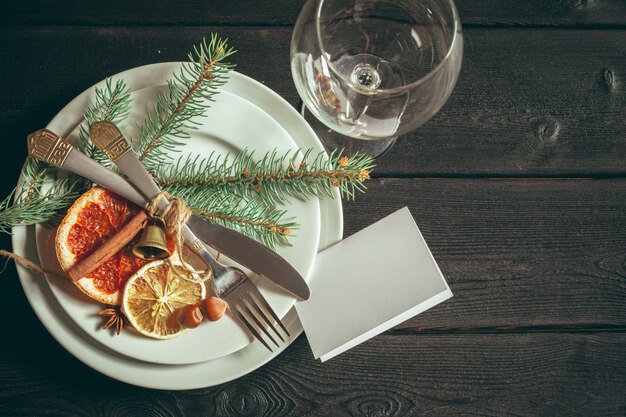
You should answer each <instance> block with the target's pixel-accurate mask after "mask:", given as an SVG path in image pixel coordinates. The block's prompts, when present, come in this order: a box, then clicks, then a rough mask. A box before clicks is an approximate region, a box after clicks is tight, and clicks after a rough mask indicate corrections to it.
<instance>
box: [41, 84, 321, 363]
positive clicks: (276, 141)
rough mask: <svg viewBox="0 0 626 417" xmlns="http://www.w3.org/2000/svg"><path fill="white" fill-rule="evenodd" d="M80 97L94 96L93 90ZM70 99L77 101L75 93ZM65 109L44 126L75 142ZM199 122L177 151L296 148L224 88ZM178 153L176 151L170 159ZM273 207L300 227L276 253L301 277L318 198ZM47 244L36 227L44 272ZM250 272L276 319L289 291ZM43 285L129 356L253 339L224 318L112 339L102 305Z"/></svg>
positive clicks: (310, 253) (228, 349) (215, 350)
mask: <svg viewBox="0 0 626 417" xmlns="http://www.w3.org/2000/svg"><path fill="white" fill-rule="evenodd" d="M124 79H125V80H126V81H127V83H128V84H129V85H133V84H134V80H135V77H133V76H132V75H127V76H125V77H124ZM158 81H159V80H156V82H158ZM225 88H226V86H224V89H225ZM163 89H165V86H163V85H156V86H153V87H146V88H142V89H140V90H136V91H135V92H134V93H133V94H132V98H133V107H132V108H133V113H132V114H131V116H130V117H129V119H128V120H127V121H126V123H125V126H127V129H125V130H126V132H125V133H126V135H127V136H128V137H136V136H137V135H138V132H137V130H138V129H137V127H136V125H137V122H141V121H142V119H143V117H145V109H146V108H149V107H151V105H152V103H154V100H155V98H156V95H157V92H159V91H162V90H163ZM83 94H87V95H92V94H93V89H89V90H87V91H86V92H85V93H83ZM76 100H81V101H82V99H81V98H77V99H76ZM69 106H71V104H70V105H69ZM68 111H73V110H71V107H70V109H67V108H65V109H63V110H62V111H61V112H60V114H59V115H58V116H57V117H55V118H54V119H53V120H52V122H51V123H50V124H49V126H48V128H49V129H51V130H52V131H55V132H58V133H60V134H63V135H64V136H65V137H67V138H68V140H70V141H74V140H77V139H78V130H79V129H78V124H79V123H80V121H81V119H82V118H81V116H80V115H78V118H77V119H76V120H75V121H74V122H73V123H72V126H61V125H59V124H58V123H57V120H58V119H62V120H63V121H64V122H67V120H68V119H69V118H68V117H66V116H65V113H66V112H68ZM200 121H201V123H202V124H201V126H200V127H199V129H198V130H191V131H190V133H191V135H192V137H191V138H190V139H189V140H186V143H187V146H185V147H184V153H183V154H191V155H201V156H203V157H208V156H209V155H210V154H211V153H212V152H215V155H226V154H228V153H230V154H231V155H235V154H237V153H239V152H241V151H242V150H243V149H245V148H248V149H253V150H254V152H255V156H256V157H257V158H258V157H261V156H262V155H264V154H265V153H267V152H271V151H273V150H275V149H276V150H277V151H278V152H279V154H282V153H284V152H287V151H290V150H291V151H295V150H297V149H298V147H297V145H296V144H295V142H294V141H293V140H292V139H291V137H290V136H289V134H288V133H287V132H286V131H285V129H283V128H282V127H281V126H280V125H279V124H278V122H276V121H275V120H274V119H273V118H271V117H270V116H269V115H268V114H267V113H265V112H264V111H263V110H261V109H260V108H259V107H257V106H256V105H254V104H252V103H250V102H249V101H247V100H244V99H242V98H240V97H238V96H237V95H235V94H233V93H230V92H228V91H222V92H221V93H220V94H219V95H218V96H217V100H216V102H215V103H213V104H212V106H211V108H210V109H209V110H208V111H207V115H206V116H205V117H203V118H202V119H200ZM72 127H74V128H73V129H72ZM68 128H69V129H72V130H71V131H70V133H69V134H65V131H64V130H69V129H68ZM62 129H64V130H62ZM180 155H181V154H179V155H176V156H175V158H178V157H179V156H180ZM279 208H280V209H284V210H286V211H287V213H286V214H285V218H286V219H289V218H294V219H296V220H297V222H298V223H299V228H298V229H297V230H296V231H295V232H294V236H293V237H291V238H290V242H291V243H292V244H293V246H291V247H285V246H280V247H278V248H277V251H278V252H279V253H280V254H281V255H282V256H283V257H284V258H285V259H286V260H287V261H288V262H289V263H290V264H291V265H293V266H294V267H295V268H296V270H298V272H300V274H301V275H302V276H303V277H304V278H305V279H307V278H308V276H309V272H310V270H311V267H312V265H313V262H314V261H315V255H316V252H317V246H318V243H319V222H320V219H319V216H320V215H319V203H318V201H317V199H315V198H313V199H310V200H308V201H300V200H295V199H292V201H290V203H289V204H287V205H285V206H284V207H279ZM52 242H54V232H51V231H50V230H49V229H47V228H44V227H37V246H38V251H39V257H40V260H41V263H42V264H43V265H44V266H45V267H46V268H47V269H54V267H53V264H56V257H55V254H54V251H53V248H54V245H53V244H52ZM246 272H249V271H246ZM249 276H250V277H252V278H253V280H254V281H255V283H256V284H257V286H258V287H259V289H260V291H261V292H262V293H263V295H264V296H265V298H266V299H267V300H268V302H269V303H270V305H271V306H272V307H273V308H274V311H276V313H277V314H278V315H279V316H280V317H282V316H284V315H285V314H286V313H287V311H288V310H289V309H290V308H291V307H292V306H293V303H294V301H295V299H294V298H293V296H291V295H289V294H288V293H287V292H285V291H282V290H281V289H279V288H278V287H276V286H275V285H272V284H270V283H268V282H267V281H266V280H263V279H261V278H260V277H255V276H254V275H253V274H252V273H249ZM49 284H50V287H51V288H52V292H53V293H54V294H55V296H56V297H57V299H58V300H59V303H60V304H61V306H62V307H63V308H64V309H65V310H66V312H67V313H68V315H69V316H70V317H71V318H72V319H74V321H75V322H76V323H77V324H78V325H79V326H80V327H81V328H82V329H83V330H84V331H85V332H87V334H89V335H90V336H92V337H93V338H94V339H96V340H98V341H99V342H101V343H103V344H105V345H106V346H107V347H109V348H111V349H113V350H114V351H116V352H118V353H120V354H123V355H127V356H130V357H132V358H135V359H140V360H143V361H148V362H154V363H163V364H189V363H196V362H202V361H206V360H209V359H215V358H219V357H221V356H224V355H227V354H229V353H233V352H235V351H237V350H239V349H241V348H243V347H245V346H246V345H248V344H249V343H250V342H251V341H252V338H251V336H250V335H249V334H248V332H247V331H246V330H245V329H244V328H243V326H242V325H241V323H240V322H239V321H237V320H235V319H233V318H232V316H230V315H227V316H225V317H224V319H222V320H219V321H217V322H214V323H209V322H205V323H204V324H203V325H201V326H199V327H198V328H197V329H195V330H194V331H188V332H186V333H184V334H183V335H181V336H179V337H177V338H174V339H170V340H155V339H150V338H147V337H145V336H141V335H139V334H137V333H136V332H132V331H125V332H122V333H121V334H120V335H119V336H116V335H115V334H114V333H113V332H111V331H102V330H101V329H100V328H101V326H102V317H99V316H98V315H97V312H98V311H99V310H100V309H101V308H102V304H100V303H98V302H95V301H93V300H91V299H89V298H88V297H86V296H85V295H84V294H83V293H82V292H81V291H80V290H78V288H76V287H75V286H74V285H72V284H71V283H70V282H69V281H66V280H65V281H64V280H59V279H57V278H55V277H50V278H49Z"/></svg>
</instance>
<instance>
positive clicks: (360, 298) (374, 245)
mask: <svg viewBox="0 0 626 417" xmlns="http://www.w3.org/2000/svg"><path fill="white" fill-rule="evenodd" d="M310 286H311V297H310V298H309V299H308V300H307V301H301V302H297V303H296V310H297V312H298V316H299V318H300V321H301V322H302V326H303V328H304V331H305V332H306V335H307V338H308V340H309V343H310V345H311V349H312V350H313V355H314V356H315V358H316V359H317V358H319V359H320V360H321V361H322V362H324V361H326V360H328V359H330V358H332V357H334V356H336V355H338V354H340V353H342V352H345V351H346V350H348V349H350V348H352V347H354V346H356V345H358V344H359V343H362V342H364V341H366V340H368V339H370V338H372V337H374V336H376V335H378V334H380V333H382V332H384V331H385V330H388V329H390V328H392V327H394V326H396V325H398V324H400V323H402V322H403V321H406V320H408V319H410V318H411V317H413V316H415V315H417V314H419V313H421V312H423V311H426V310H427V309H429V308H432V307H434V306H435V305H437V304H439V303H441V302H442V301H445V300H447V299H448V298H450V297H452V292H451V291H450V288H449V287H448V284H447V283H446V280H445V278H444V277H443V275H442V273H441V271H440V270H439V267H438V266H437V263H436V262H435V259H434V258H433V256H432V254H431V253H430V250H429V249H428V246H427V245H426V242H425V241H424V238H423V237H422V234H421V233H420V231H419V229H418V227H417V225H416V224H415V221H414V220H413V217H412V216H411V213H410V211H409V209H408V208H407V207H404V208H402V209H400V210H398V211H397V212H395V213H393V214H391V215H390V216H387V217H385V218H384V219H382V220H380V221H378V222H376V223H374V224H373V225H371V226H369V227H367V228H365V229H363V230H361V231H360V232H358V233H355V234H354V235H352V236H350V237H349V238H347V239H345V240H343V241H341V242H339V243H337V244H335V245H333V246H331V247H330V248H328V249H326V250H324V251H322V252H320V253H319V254H318V255H317V260H316V263H315V268H314V271H313V278H312V280H311V282H310Z"/></svg>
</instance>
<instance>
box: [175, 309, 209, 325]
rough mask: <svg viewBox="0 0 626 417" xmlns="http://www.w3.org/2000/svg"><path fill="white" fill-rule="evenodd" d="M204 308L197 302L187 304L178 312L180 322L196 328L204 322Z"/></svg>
mask: <svg viewBox="0 0 626 417" xmlns="http://www.w3.org/2000/svg"><path fill="white" fill-rule="evenodd" d="M203 318H204V317H202V310H200V308H199V307H198V306H197V305H195V304H187V305H186V306H185V307H183V308H181V309H180V311H179V312H178V322H179V323H180V325H181V326H183V327H186V328H187V329H195V328H196V327H198V326H199V325H200V323H202V319H203Z"/></svg>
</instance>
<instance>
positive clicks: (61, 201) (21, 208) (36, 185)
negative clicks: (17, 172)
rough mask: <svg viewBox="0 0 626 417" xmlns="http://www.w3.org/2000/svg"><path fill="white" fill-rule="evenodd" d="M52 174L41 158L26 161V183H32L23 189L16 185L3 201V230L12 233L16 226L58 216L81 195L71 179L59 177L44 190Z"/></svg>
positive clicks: (0, 207)
mask: <svg viewBox="0 0 626 417" xmlns="http://www.w3.org/2000/svg"><path fill="white" fill-rule="evenodd" d="M48 175H49V171H48V168H47V167H42V166H40V165H39V164H37V161H35V160H31V161H27V162H26V164H25V165H24V184H28V186H25V187H23V188H22V189H21V190H20V191H18V190H17V188H15V189H14V190H13V191H12V192H11V193H10V194H9V195H8V196H7V197H6V198H5V199H4V200H3V201H2V202H0V232H2V233H11V228H12V227H14V226H28V225H31V224H37V223H43V222H46V221H49V220H51V219H55V218H56V219H58V218H59V216H60V215H61V213H60V212H61V210H63V209H64V208H66V207H68V206H69V205H70V204H72V203H73V202H74V200H76V198H78V196H79V195H80V192H79V191H77V189H76V187H75V185H74V183H73V182H71V181H70V180H69V179H63V180H56V181H54V182H53V183H52V185H51V186H50V187H49V188H48V189H46V190H44V189H43V188H44V184H45V183H46V182H47V181H48V178H47V177H48ZM14 198H15V199H14ZM13 199H14V202H13V204H11V200H13Z"/></svg>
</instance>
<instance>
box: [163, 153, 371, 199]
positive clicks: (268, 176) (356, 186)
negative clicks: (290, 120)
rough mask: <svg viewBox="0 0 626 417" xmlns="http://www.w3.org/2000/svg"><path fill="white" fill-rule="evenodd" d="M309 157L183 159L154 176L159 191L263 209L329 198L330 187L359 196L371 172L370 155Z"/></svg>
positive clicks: (248, 155) (269, 155)
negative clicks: (257, 203)
mask: <svg viewBox="0 0 626 417" xmlns="http://www.w3.org/2000/svg"><path fill="white" fill-rule="evenodd" d="M313 154H314V150H313V149H308V150H306V151H304V152H301V151H295V152H290V151H288V152H286V153H284V154H282V155H279V154H278V152H277V151H276V150H274V151H272V152H268V153H267V154H265V155H264V156H263V157H262V158H261V159H260V160H259V161H258V162H256V161H255V158H254V151H249V150H244V151H243V152H241V153H240V154H238V155H236V156H235V157H233V158H232V159H231V158H229V156H228V155H227V156H222V155H215V154H214V153H213V154H211V155H210V156H209V157H208V158H205V159H202V158H200V157H198V156H187V157H182V158H179V159H178V161H177V162H176V163H175V164H172V165H171V166H169V167H166V168H161V169H160V170H158V171H157V172H156V173H155V176H156V178H157V181H158V182H159V183H160V184H161V186H162V187H166V188H167V187H172V186H176V187H178V188H179V189H183V188H184V189H185V190H186V192H187V193H188V194H194V193H202V192H203V191H205V190H207V189H212V190H216V191H220V192H222V193H234V194H236V195H240V196H242V197H245V198H247V199H252V198H255V196H257V195H258V196H259V197H260V198H261V200H262V201H263V202H264V203H265V204H266V205H268V206H271V205H275V204H283V203H285V201H287V200H288V199H289V198H291V197H296V198H301V199H306V198H309V197H311V196H316V197H321V196H323V195H327V196H330V197H332V190H333V188H338V189H339V191H340V192H341V195H342V196H343V197H344V198H347V199H354V197H355V194H356V193H357V192H364V191H365V189H366V187H365V184H363V181H365V180H366V179H368V178H369V173H370V171H371V170H372V168H373V167H374V164H373V163H374V160H373V158H372V157H371V156H369V155H365V154H359V153H356V154H354V155H352V156H351V157H347V156H345V155H343V153H342V152H341V151H335V152H333V153H332V154H331V155H330V157H326V154H325V153H323V152H320V153H317V154H316V156H315V157H314V158H312V155H313Z"/></svg>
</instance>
